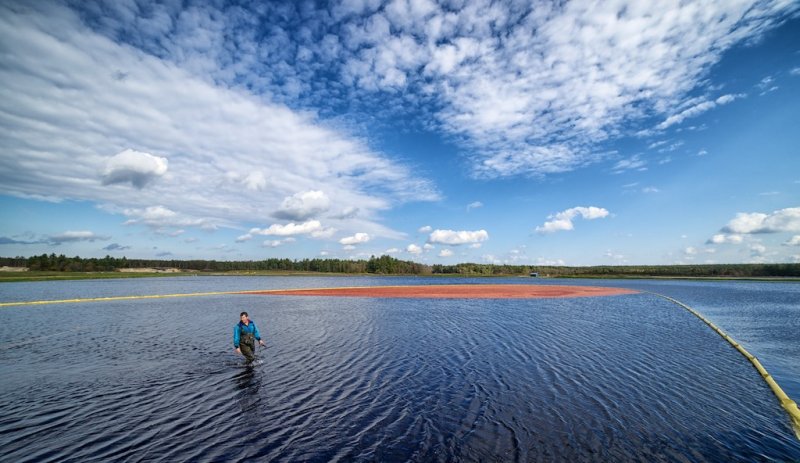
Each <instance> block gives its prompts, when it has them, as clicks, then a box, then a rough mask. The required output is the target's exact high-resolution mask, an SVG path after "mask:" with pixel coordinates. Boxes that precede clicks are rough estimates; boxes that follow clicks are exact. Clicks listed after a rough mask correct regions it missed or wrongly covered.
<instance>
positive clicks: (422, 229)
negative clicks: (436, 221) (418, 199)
mask: <svg viewBox="0 0 800 463" xmlns="http://www.w3.org/2000/svg"><path fill="white" fill-rule="evenodd" d="M431 230H433V227H431V226H430V225H425V226H424V227H419V229H418V230H417V231H418V232H420V233H429V232H430V231H431Z"/></svg>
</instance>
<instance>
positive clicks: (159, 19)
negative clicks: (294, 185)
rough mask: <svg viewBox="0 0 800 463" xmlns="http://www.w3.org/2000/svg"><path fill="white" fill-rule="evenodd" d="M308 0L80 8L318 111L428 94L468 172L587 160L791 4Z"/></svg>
mask: <svg viewBox="0 0 800 463" xmlns="http://www.w3.org/2000/svg"><path fill="white" fill-rule="evenodd" d="M310 5H311V6H305V7H303V8H287V7H286V6H285V5H284V4H282V3H281V2H262V3H259V4H258V5H257V6H252V7H251V6H248V5H246V4H243V5H237V7H236V8H225V10H224V11H223V10H221V9H217V8H216V7H214V6H212V5H210V4H191V5H186V6H185V7H184V6H182V4H181V3H180V2H177V3H175V2H167V3H163V4H158V5H154V6H152V11H153V14H151V15H147V16H145V15H140V16H136V17H135V21H134V20H132V16H134V14H132V13H131V10H130V9H129V8H124V7H121V8H111V7H104V8H99V7H96V8H88V7H87V8H85V11H84V14H85V15H87V16H90V19H91V20H87V21H86V22H87V23H88V24H95V25H96V27H97V28H98V29H99V30H101V31H102V32H103V33H105V34H107V35H108V36H109V37H115V38H116V37H124V38H126V39H127V41H128V42H130V43H132V44H134V45H136V46H139V47H141V48H143V49H145V50H147V51H148V52H150V53H152V54H158V55H159V56H163V57H164V58H166V59H169V60H171V61H172V62H173V63H175V64H176V65H178V66H181V67H183V68H185V69H190V70H191V71H192V72H194V73H196V74H200V75H207V76H209V80H214V81H219V82H225V83H227V84H228V85H230V86H232V87H233V86H241V87H244V88H255V89H259V90H261V91H263V93H264V94H266V95H269V96H270V98H273V99H275V100H276V101H283V102H286V103H289V105H290V106H291V107H312V108H316V107H318V106H323V110H326V109H327V110H330V108H337V107H341V106H342V105H343V104H345V103H347V104H350V105H354V106H358V104H359V102H361V101H368V102H369V103H373V102H374V101H375V100H373V98H375V97H376V96H377V95H380V97H381V98H386V99H388V103H386V104H382V105H381V106H382V108H386V112H387V114H390V115H391V114H392V109H391V108H404V107H407V106H408V105H420V106H421V105H422V103H421V102H427V101H430V100H434V102H435V103H436V104H435V107H436V108H438V109H436V110H432V114H431V115H430V118H431V119H432V120H431V121H429V122H431V123H433V124H436V125H437V126H438V127H440V128H441V129H443V130H445V131H447V132H449V134H450V135H454V138H456V139H458V140H460V141H461V143H462V144H463V145H465V147H466V148H468V150H469V151H470V152H471V153H472V154H471V155H470V160H471V161H472V162H473V169H474V171H475V174H476V175H478V176H487V177H496V176H504V175H537V174H543V173H548V172H563V171H567V170H571V169H575V168H577V167H580V166H582V165H586V164H588V163H591V162H596V161H597V160H598V159H602V156H598V155H597V154H596V152H595V150H593V149H592V148H593V147H594V146H595V143H597V142H601V141H603V140H606V139H609V138H616V137H619V136H623V135H625V127H629V126H631V125H633V124H630V123H631V122H638V121H641V120H645V118H646V117H648V116H654V117H662V118H668V117H670V116H672V117H674V116H676V114H672V111H671V110H672V108H678V109H679V110H680V111H687V110H689V109H691V108H693V107H695V106H697V105H699V104H701V103H702V101H698V100H696V99H695V98H694V97H693V96H694V95H697V94H703V93H705V92H707V91H708V90H711V89H712V86H711V84H709V82H708V74H709V72H710V70H711V69H712V67H713V66H714V64H716V63H717V62H718V61H719V60H720V58H721V57H722V56H723V55H724V54H725V52H726V51H727V50H729V49H731V48H732V47H734V46H736V45H737V44H740V43H741V42H743V41H746V40H753V39H757V38H758V37H759V36H760V35H762V34H763V33H764V32H766V31H768V30H769V29H771V28H772V27H774V26H775V25H776V24H778V23H780V22H781V21H782V20H783V19H785V18H787V17H789V15H790V14H791V12H793V11H796V10H797V8H798V6H797V4H796V2H792V1H786V0H763V1H758V2H752V1H749V2H748V1H743V2H725V1H718V2H706V3H703V4H702V5H701V4H698V3H696V2H672V3H669V4H663V3H656V2H633V1H619V2H602V3H600V4H598V3H597V2H592V1H590V0H575V1H570V2H546V3H536V4H535V5H533V6H532V4H531V3H530V2H493V1H489V0H472V1H466V2H465V1H457V2H432V1H428V0H413V1H412V0H396V1H387V2H381V1H379V0H346V1H343V2H338V3H337V2H334V3H333V4H332V5H327V4H325V5H324V6H319V7H317V8H315V7H314V6H313V5H314V4H313V3H312V4H310ZM219 8H221V7H219ZM297 24H303V25H304V26H305V27H303V28H301V29H300V31H298V30H297V27H296V25H297ZM48 26H50V28H51V29H54V30H58V29H59V27H56V26H63V24H48ZM267 26H268V27H267ZM60 29H63V27H60ZM3 43H7V42H6V41H5V40H4V41H3ZM112 69H113V68H112ZM121 69H122V71H123V72H122V74H124V73H125V72H129V71H128V70H127V68H121ZM332 76H333V77H332ZM127 78H128V79H129V78H130V77H127ZM326 83H327V84H328V85H326ZM714 91H717V90H714ZM420 93H421V94H420ZM724 100H725V98H723V101H724ZM689 102H692V104H688V103H689ZM381 103H385V101H383V100H382V101H381ZM714 103H715V104H723V103H722V102H720V103H716V102H714ZM348 107H349V106H348ZM394 111H396V112H397V111H402V109H400V110H394ZM695 111H697V109H695ZM690 115H691V113H689V114H683V117H684V118H685V117H689V116H690ZM426 122H428V121H426ZM221 133H225V132H221ZM299 139H302V138H299ZM170 162H172V157H171V156H170ZM265 172H270V171H268V170H265ZM326 191H327V192H328V193H329V194H331V196H332V197H333V194H332V193H333V192H332V190H329V189H328V188H327V187H326ZM282 194H284V195H285V194H289V193H288V192H286V191H283V192H282ZM337 197H338V196H337ZM273 205H274V204H273Z"/></svg>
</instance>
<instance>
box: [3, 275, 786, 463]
mask: <svg viewBox="0 0 800 463" xmlns="http://www.w3.org/2000/svg"><path fill="white" fill-rule="evenodd" d="M477 281H478V282H488V283H499V282H503V283H508V282H514V283H521V284H530V283H532V281H531V280H527V279H513V280H507V281H501V280H496V279H492V280H477ZM454 282H459V283H467V282H475V281H470V280H464V279H458V280H444V279H442V280H439V279H418V278H411V279H403V278H341V279H340V278H291V277H272V278H256V277H254V278H239V277H220V278H216V277H208V278H207V277H196V278H168V279H167V278H165V279H147V280H139V279H136V280H113V281H94V282H91V281H81V282H41V283H15V284H3V285H0V300H1V301H11V300H39V299H67V298H73V297H96V296H109V295H130V294H171V293H183V292H192V291H227V290H244V289H269V288H284V287H320V286H365V285H371V284H421V283H422V284H428V283H432V284H439V283H454ZM546 283H549V284H553V283H554V281H552V280H549V281H546ZM555 283H568V284H575V283H584V284H585V283H587V282H573V281H560V280H559V281H555ZM589 284H594V285H599V284H610V285H613V286H626V287H636V288H638V289H647V290H652V291H655V292H659V293H662V294H667V295H670V296H672V297H675V298H676V299H679V300H682V301H683V302H685V303H687V304H689V305H692V306H693V307H694V308H696V309H698V310H700V311H701V312H703V313H705V314H706V315H707V316H709V318H711V319H712V320H713V321H714V322H715V323H717V324H718V325H720V326H721V327H722V328H723V329H725V330H726V331H728V332H729V333H731V335H732V336H734V337H735V338H736V339H737V340H739V341H741V342H742V343H743V344H745V347H747V348H748V350H750V351H751V352H752V353H753V354H755V355H757V356H758V357H759V358H760V359H761V361H762V363H764V365H765V366H766V367H767V368H768V369H769V370H770V372H771V373H773V374H774V376H775V377H776V378H777V379H778V381H779V383H781V385H782V386H784V389H786V390H787V393H789V395H790V396H792V397H794V398H795V399H796V398H797V391H795V390H793V389H791V388H790V387H787V385H789V384H795V385H796V384H797V378H798V372H797V370H796V369H797V368H798V367H797V365H795V363H794V362H792V358H794V359H796V358H800V356H798V355H797V354H798V349H800V342H798V340H799V339H798V337H799V336H800V335H798V334H797V333H798V332H800V330H798V329H797V328H799V327H798V323H800V322H799V321H798V318H800V317H799V315H798V311H799V310H800V307H798V300H800V298H798V294H800V285H798V284H770V283H739V282H734V283H728V282H713V283H696V282H649V281H634V282H628V281H625V282H619V281H617V282H598V281H592V282H590V283H589ZM241 310H248V311H249V312H250V314H251V317H252V318H253V319H254V320H255V321H256V323H258V326H259V328H260V330H261V332H262V334H263V335H264V337H265V339H266V341H267V343H268V347H267V348H266V349H262V350H261V351H260V352H259V355H260V360H259V362H258V364H257V365H256V366H255V367H253V368H246V367H244V366H243V365H242V363H241V360H240V359H239V358H238V357H236V356H235V355H234V353H233V346H232V342H231V335H232V328H233V325H234V323H235V322H236V321H237V318H238V313H239V312H240V311H241ZM778 371H780V374H778ZM110 460H132V461H141V460H145V461H238V460H255V461H260V460H275V461H354V460H355V461H408V460H412V461H480V460H483V461H487V460H488V461H498V460H499V461H793V460H800V443H799V442H798V440H797V439H796V438H795V437H794V434H793V431H792V429H791V427H790V424H789V420H788V417H787V416H786V414H785V412H784V411H783V409H781V408H780V406H779V404H778V402H777V400H775V398H774V396H773V395H772V393H771V391H770V390H769V388H768V387H767V386H766V385H765V384H764V383H763V381H762V380H761V378H760V377H759V376H758V374H757V373H756V372H755V370H754V369H753V367H752V366H751V365H750V364H749V363H748V362H747V361H746V360H745V359H744V358H743V357H742V356H741V355H740V354H739V353H738V352H736V351H735V350H734V349H733V348H731V347H730V346H729V345H728V344H727V343H725V342H724V341H723V340H722V339H721V338H720V337H719V336H718V335H717V334H715V333H714V332H713V331H711V330H710V329H709V328H708V327H707V326H706V325H704V324H703V323H702V322H700V321H699V320H698V319H697V318H695V317H694V316H693V315H691V314H689V313H688V312H686V311H685V310H683V309H681V308H680V307H678V306H676V305H675V304H672V303H670V302H668V301H666V300H664V299H662V298H659V297H657V296H654V295H651V294H635V295H625V296H612V297H600V298H578V299H540V300H419V299H417V300H414V299H359V298H326V297H293V296H255V295H222V296H208V297H195V298H175V299H154V300H152V299H151V300H132V301H111V302H91V303H81V304H77V303H73V304H58V305H43V306H23V307H5V308H0V461H15V462H16V461H36V462H39V461H110Z"/></svg>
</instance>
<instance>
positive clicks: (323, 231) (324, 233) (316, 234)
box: [311, 227, 339, 239]
mask: <svg viewBox="0 0 800 463" xmlns="http://www.w3.org/2000/svg"><path fill="white" fill-rule="evenodd" d="M337 231H339V230H337V229H336V228H333V227H322V228H319V229H317V230H314V231H312V232H311V237H312V238H316V239H328V238H330V237H332V236H333V235H334V234H336V232H337Z"/></svg>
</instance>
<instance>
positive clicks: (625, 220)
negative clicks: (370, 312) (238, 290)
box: [0, 0, 800, 266]
mask: <svg viewBox="0 0 800 463" xmlns="http://www.w3.org/2000/svg"><path fill="white" fill-rule="evenodd" d="M0 83H2V85H0V256H5V257H13V256H25V257H27V256H32V255H39V254H42V253H48V254H50V253H56V254H65V255H68V256H75V255H78V256H81V257H102V256H105V255H111V256H114V257H122V256H126V257H128V258H144V259H150V258H157V259H215V260H261V259H267V258H290V259H306V258H342V259H364V258H369V257H370V256H372V255H374V256H380V255H390V256H392V257H396V258H398V259H403V260H413V261H417V262H423V263H427V264H455V263H459V262H477V263H493V264H514V265H576V266H577V265H644V264H648V265H653V264H665V265H667V264H707V263H773V262H780V263H787V262H800V153H799V152H798V147H800V130H798V127H800V123H799V122H798V121H800V2H797V1H792V0H763V1H744V0H721V1H711V0H709V1H703V2H691V1H669V0H664V1H660V2H641V1H626V0H610V1H602V2H599V1H598V2H593V1H584V0H576V1H567V2H562V1H558V2H546V1H532V2H531V1H511V0H509V1H488V0H447V1H432V0H391V1H379V0H346V1H338V2H304V1H287V2H227V1H191V0H189V1H164V2H160V3H154V2H144V1H137V0H124V1H123V0H113V1H108V2H105V1H64V2H60V1H46V0H42V1H38V0H37V1H11V0H0Z"/></svg>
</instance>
